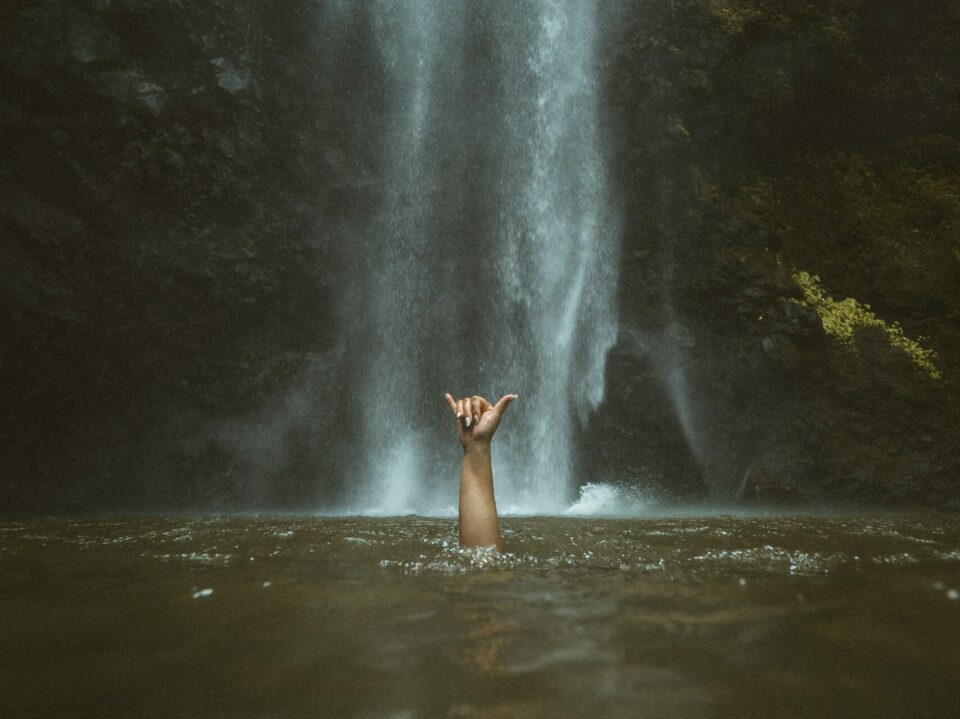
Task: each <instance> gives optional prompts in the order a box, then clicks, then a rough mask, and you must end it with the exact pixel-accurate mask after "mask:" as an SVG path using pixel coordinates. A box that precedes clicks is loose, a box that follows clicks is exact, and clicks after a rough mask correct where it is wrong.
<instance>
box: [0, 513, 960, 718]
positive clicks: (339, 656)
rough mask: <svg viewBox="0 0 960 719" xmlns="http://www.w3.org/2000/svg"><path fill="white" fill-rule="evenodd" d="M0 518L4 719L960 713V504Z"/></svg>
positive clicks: (1, 704) (0, 701)
mask: <svg viewBox="0 0 960 719" xmlns="http://www.w3.org/2000/svg"><path fill="white" fill-rule="evenodd" d="M503 526H504V534H505V537H506V544H507V548H508V551H507V552H506V553H504V554H501V555H490V554H484V553H480V554H474V553H468V552H464V551H461V550H459V549H458V548H457V547H456V524H455V521H454V520H450V519H425V518H419V517H405V518H367V517H352V518H314V517H271V518H251V517H222V518H198V519H185V518H182V517H181V518H140V519H74V520H64V519H57V520H36V521H23V522H13V521H7V522H2V523H0V646H2V653H0V708H2V709H3V710H2V711H0V714H3V715H4V716H11V717H17V716H91V717H103V716H125V717H126V716H129V717H140V716H163V717H220V716H224V717H300V716H318V717H363V718H368V717H369V718H375V717H376V718H381V717H382V718H386V717H395V718H404V719H410V718H413V717H561V718H562V717H660V718H663V717H841V716H842V717H852V716H864V717H866V716H869V717H887V716H889V717H905V716H918V717H919V716H923V717H930V716H936V717H939V716H943V717H957V716H960V518H956V517H949V516H946V517H945V516H934V517H917V516H913V517H911V516H901V517H857V518H852V517H833V518H830V517H819V518H817V517H807V518H805V517H754V518H744V517H728V516H727V517H686V518H677V519H671V518H656V519H596V518H506V519H504V520H503Z"/></svg>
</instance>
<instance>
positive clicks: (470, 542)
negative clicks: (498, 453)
mask: <svg viewBox="0 0 960 719" xmlns="http://www.w3.org/2000/svg"><path fill="white" fill-rule="evenodd" d="M516 398H517V395H515V394H508V395H504V396H503V397H501V398H500V401H499V402H497V403H496V404H495V405H491V404H490V403H489V402H487V400H485V399H484V398H483V397H468V398H466V399H461V400H459V401H456V400H454V399H453V397H452V396H450V395H449V394H448V395H447V396H446V399H447V405H448V406H449V407H450V411H451V412H453V414H454V416H455V417H456V418H457V434H458V436H459V438H460V444H461V445H463V468H462V469H461V470H460V546H461V547H496V548H497V549H500V548H501V543H500V521H499V519H498V518H497V505H496V501H495V500H494V496H493V467H492V465H491V463H490V442H491V440H492V439H493V434H494V432H496V431H497V427H498V426H499V425H500V419H501V418H502V417H503V412H504V410H505V409H506V408H507V405H509V404H510V403H511V402H512V401H513V400H515V399H516Z"/></svg>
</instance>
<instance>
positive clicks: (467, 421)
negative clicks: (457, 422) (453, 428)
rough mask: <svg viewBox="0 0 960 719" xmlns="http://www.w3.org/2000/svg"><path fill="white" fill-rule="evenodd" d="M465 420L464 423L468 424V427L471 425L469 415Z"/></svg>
mask: <svg viewBox="0 0 960 719" xmlns="http://www.w3.org/2000/svg"><path fill="white" fill-rule="evenodd" d="M463 422H464V424H466V425H467V426H468V427H469V426H470V418H469V417H467V418H466V419H465V420H463Z"/></svg>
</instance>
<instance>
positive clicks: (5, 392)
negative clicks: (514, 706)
mask: <svg viewBox="0 0 960 719" xmlns="http://www.w3.org/2000/svg"><path fill="white" fill-rule="evenodd" d="M0 7H2V14H0V63H2V68H3V72H2V75H0V279H2V292H0V303H2V304H0V330H2V342H0V383H2V405H0V441H2V444H3V447H4V451H3V454H2V456H0V501H2V507H3V508H4V509H7V510H9V511H72V510H78V509H92V508H111V509H115V508H117V509H119V508H147V507H157V508H177V507H183V508H186V507H210V506H215V507H216V506H223V507H244V506H245V507H257V506H294V505H299V506H304V505H308V504H310V503H311V502H316V501H318V500H320V499H322V498H323V496H325V493H329V492H327V491H326V490H324V489H323V488H324V487H329V486H333V485H335V484H336V483H337V481H339V480H337V479H333V478H334V477H335V475H336V461H335V458H333V457H332V456H331V453H330V452H329V451H327V448H328V447H329V446H330V442H329V440H327V444H324V441H323V436H324V435H325V434H329V431H328V428H329V427H331V422H335V418H334V419H333V420H332V419H331V418H330V417H329V416H328V414H329V412H328V408H326V407H325V406H324V404H323V399H322V394H323V392H322V389H323V386H324V382H329V381H331V380H330V378H329V377H326V376H325V375H324V374H323V372H324V370H323V357H324V355H325V353H327V352H329V351H330V348H331V347H333V346H334V345H335V341H336V338H335V326H334V316H333V313H334V309H333V302H332V297H333V295H334V294H335V292H336V287H337V285H338V283H339V282H341V281H342V275H343V272H344V267H343V266H342V258H341V256H340V255H339V254H338V247H342V246H343V243H348V242H349V241H350V238H349V236H348V235H347V234H346V233H345V232H344V228H346V227H349V226H350V225H351V224H352V222H353V220H354V219H355V218H358V217H362V216H363V214H364V212H365V211H366V210H367V208H368V207H369V206H370V204H371V203H372V202H373V198H375V196H376V194H377V192H378V188H377V187H376V185H375V184H373V183H372V181H371V179H370V178H371V177H373V176H374V172H373V169H374V168H375V167H376V163H377V158H376V152H377V149H376V143H375V142H371V141H368V139H369V138H371V137H376V136H378V135H379V134H380V128H379V127H378V126H377V125H376V123H377V113H376V112H375V111H371V108H373V109H374V110H375V108H376V107H377V106H378V103H380V102H381V100H380V99H379V98H380V94H379V93H378V83H379V82H380V76H379V73H380V68H379V66H378V63H377V60H376V53H375V52H373V51H372V49H371V47H370V46H371V43H372V42H373V40H372V33H371V31H370V18H369V17H368V15H367V12H366V9H365V7H366V6H365V4H363V3H358V4H356V7H355V9H354V10H352V11H351V12H350V13H347V14H346V16H344V15H338V16H337V21H336V22H338V23H340V25H338V26H337V27H332V26H331V22H332V20H331V19H330V17H328V15H327V14H326V12H325V8H324V3H322V2H309V1H307V0H287V1H285V2H281V3H266V2H261V1H258V0H245V1H243V0H236V1H233V2H228V1H227V0H219V1H217V2H188V1H186V0H183V1H180V2H160V1H151V0H126V1H123V0H114V1H111V0H74V1H71V0H47V1H45V2H30V3H27V2H15V1H11V0H3V2H2V5H0ZM609 22H610V24H611V28H610V37H611V38H614V39H613V40H611V42H610V43H608V44H607V45H606V46H605V47H604V49H603V63H602V71H603V73H604V83H605V84H604V88H605V98H606V108H605V114H604V125H605V131H606V132H607V135H608V138H609V139H610V141H611V142H614V143H615V149H616V152H615V155H616V157H617V160H616V164H615V166H614V167H613V172H614V177H615V179H616V182H617V184H618V185H619V188H620V193H621V194H622V196H623V199H624V205H625V216H624V227H625V234H624V238H623V242H624V251H623V254H622V256H623V264H622V268H621V272H620V288H619V292H620V303H621V326H622V331H621V340H620V342H619V343H618V345H617V347H616V348H615V349H614V351H613V352H612V353H611V356H610V358H609V363H608V392H607V400H606V401H605V403H604V404H603V405H602V406H601V408H600V410H599V411H598V413H597V414H596V415H595V416H594V417H593V419H592V420H591V422H590V425H589V426H588V427H587V428H586V432H585V434H584V436H583V437H582V440H583V441H582V442H581V445H582V446H583V448H584V452H583V454H584V462H583V472H584V474H583V476H584V477H585V478H591V479H592V478H605V479H611V480H613V481H619V482H628V483H633V484H639V485H642V486H644V487H651V488H654V489H656V490H657V491H658V492H659V493H660V494H662V495H663V496H666V497H670V496H681V497H696V496H703V495H705V494H707V493H708V492H710V491H712V492H713V493H714V494H715V495H716V496H720V497H732V496H733V495H734V494H735V493H736V492H737V489H738V486H739V485H740V483H741V481H742V480H743V478H744V476H745V475H746V474H747V473H748V472H750V473H751V474H752V475H755V476H763V477H764V478H765V480H764V481H765V483H767V484H774V485H777V486H778V487H779V488H781V489H782V490H783V491H784V492H785V493H786V495H787V496H789V497H791V498H793V499H795V500H797V501H814V502H826V501H835V500H843V501H856V502H864V503H880V504H891V505H924V506H930V507H939V508H957V507H958V506H960V477H958V473H960V460H958V459H957V453H956V451H955V450H956V438H955V434H956V428H957V426H958V421H957V420H958V411H960V410H958V409H957V408H958V406H960V402H958V400H960V396H958V376H960V375H958V372H960V329H958V323H957V318H958V309H960V296H958V295H960V108H958V98H960V68H958V66H957V63H956V58H957V57H960V5H958V4H957V3H956V2H952V1H947V0H943V1H934V0H930V1H928V2H924V3H919V4H916V5H913V6H910V7H907V6H905V5H904V4H902V3H895V2H892V1H886V0H884V1H881V2H869V3H867V2H856V1H854V0H848V1H846V2H839V3H837V2H833V3H829V2H803V3H796V2H788V1H787V0H766V1H764V0H743V1H742V2H737V1H733V0H731V1H729V2H719V1H716V2H714V1H707V0H697V1H695V2H689V3H671V2H633V3H623V4H622V5H621V6H619V8H618V10H617V11H616V12H615V13H612V16H611V18H610V20H609ZM334 43H336V44H337V47H336V48H335V50H336V51H335V52H330V46H331V45H332V44H334ZM360 107H363V108H365V111H364V112H363V113H359V112H356V109H357V108H360ZM291 386H297V387H300V388H306V390H308V391H307V392H306V393H305V395H306V399H297V400H294V399H291V398H290V392H289V390H290V387H291ZM312 398H316V402H314V400H313V399H312ZM298 402H299V404H298ZM291 403H293V404H294V405H295V406H293V407H292V408H291V407H290V406H289V405H290V404H291ZM304 403H305V404H304ZM280 405H282V406H284V407H286V409H285V410H284V411H283V412H282V414H283V421H282V422H280V423H279V424H280V426H279V427H278V425H277V423H273V424H272V425H271V429H270V431H271V432H272V433H273V435H274V436H272V437H270V439H269V441H264V442H263V443H262V444H263V446H262V447H260V446H258V444H257V443H258V441H259V440H258V439H257V438H256V437H254V436H252V435H251V434H250V433H249V431H248V429H245V428H244V426H241V425H240V424H237V421H238V419H242V418H245V417H251V416H258V414H262V413H263V412H269V411H270V410H269V408H271V407H277V406H280ZM340 431H345V432H348V431H349V428H341V430H340ZM318 487H320V489H319V490H318ZM329 491H335V490H329Z"/></svg>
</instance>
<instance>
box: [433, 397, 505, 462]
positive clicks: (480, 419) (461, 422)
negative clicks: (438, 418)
mask: <svg viewBox="0 0 960 719" xmlns="http://www.w3.org/2000/svg"><path fill="white" fill-rule="evenodd" d="M444 396H445V397H446V400H447V406H449V407H450V411H451V412H453V415H454V416H455V417H456V418H457V435H458V436H459V437H460V444H462V445H463V447H464V449H466V448H467V446H468V445H470V444H473V443H474V442H484V443H489V442H490V440H491V439H493V433H494V432H496V431H497V427H498V426H499V425H500V419H501V418H502V417H503V412H504V410H505V409H506V408H507V405H508V404H510V403H511V402H513V400H515V399H516V398H517V395H515V394H505V395H503V397H501V398H500V400H499V401H498V402H497V403H496V404H490V403H489V402H488V401H487V400H485V399H484V398H483V397H478V396H476V395H474V396H473V397H467V398H465V399H461V400H455V399H454V398H453V396H452V395H451V394H450V393H449V392H448V393H447V394H446V395H444Z"/></svg>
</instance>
